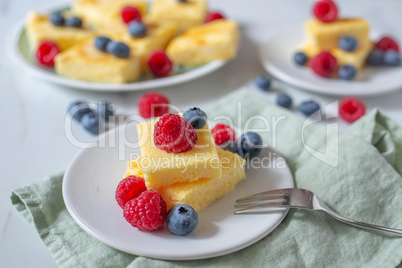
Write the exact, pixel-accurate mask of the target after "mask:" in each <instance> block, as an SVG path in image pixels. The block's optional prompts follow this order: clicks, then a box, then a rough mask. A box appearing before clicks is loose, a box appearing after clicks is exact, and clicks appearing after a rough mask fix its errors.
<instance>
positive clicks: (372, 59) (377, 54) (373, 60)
mask: <svg viewBox="0 0 402 268" xmlns="http://www.w3.org/2000/svg"><path fill="white" fill-rule="evenodd" d="M382 56H383V53H382V51H381V50H379V49H374V50H373V51H371V52H370V54H369V55H368V57H367V64H368V65H371V66H380V65H381V63H382Z"/></svg>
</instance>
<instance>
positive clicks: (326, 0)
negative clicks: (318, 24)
mask: <svg viewBox="0 0 402 268" xmlns="http://www.w3.org/2000/svg"><path fill="white" fill-rule="evenodd" d="M313 13H314V15H315V17H316V18H317V19H318V20H320V21H322V22H333V21H335V20H336V19H337V17H338V8H337V7H336V4H335V3H334V2H333V1H331V0H321V1H318V2H317V3H315V5H314V8H313Z"/></svg>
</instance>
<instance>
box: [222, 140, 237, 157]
mask: <svg viewBox="0 0 402 268" xmlns="http://www.w3.org/2000/svg"><path fill="white" fill-rule="evenodd" d="M219 148H221V149H223V150H226V151H229V152H232V153H234V154H239V152H238V145H237V142H234V141H228V142H226V143H224V144H222V145H220V146H219Z"/></svg>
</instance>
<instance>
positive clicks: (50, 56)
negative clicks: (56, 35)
mask: <svg viewBox="0 0 402 268" xmlns="http://www.w3.org/2000/svg"><path fill="white" fill-rule="evenodd" d="M59 53H60V49H59V47H58V46H57V44H56V43H54V42H52V41H45V42H43V43H41V44H40V45H39V47H38V50H37V51H36V59H37V60H38V62H39V63H40V64H41V65H44V66H47V67H51V68H53V67H54V58H55V57H56V55H57V54H59Z"/></svg>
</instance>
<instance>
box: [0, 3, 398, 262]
mask: <svg viewBox="0 0 402 268" xmlns="http://www.w3.org/2000/svg"><path fill="white" fill-rule="evenodd" d="M55 2H56V1H55V0H36V1H31V0H18V1H15V0H0V21H1V23H0V29H1V33H2V35H3V37H5V36H8V34H9V31H10V30H11V27H12V25H13V24H15V23H16V22H17V21H18V20H19V19H21V18H22V17H24V16H25V15H26V13H27V12H28V11H29V10H32V9H35V8H38V7H42V6H46V5H49V4H53V3H55ZM210 2H211V3H210V7H211V9H216V10H222V11H224V13H225V14H227V16H228V17H230V18H233V19H235V20H236V21H238V22H239V23H240V24H241V27H242V32H243V40H242V43H241V48H240V53H239V56H238V57H237V59H236V60H233V61H231V62H230V63H229V64H228V65H226V66H225V67H223V68H222V69H220V70H219V71H217V72H216V73H213V74H210V75H208V76H206V77H203V78H201V79H198V80H196V81H192V82H188V83H185V84H182V85H178V86H173V87H168V88H164V89H161V90H160V91H162V92H163V93H165V94H166V95H168V96H169V98H170V99H171V101H172V103H173V104H175V105H177V106H179V107H181V108H184V109H186V108H189V107H190V106H194V105H196V106H198V107H206V106H207V105H208V104H209V103H211V102H213V101H214V100H215V99H217V98H219V97H222V96H224V95H225V94H228V93H230V92H232V91H233V90H235V89H236V88H238V87H240V86H242V85H243V84H245V83H247V82H248V81H250V80H251V79H253V78H254V77H255V76H256V75H257V74H259V73H261V72H262V68H261V66H260V63H259V59H258V54H257V49H256V46H257V43H260V42H263V41H264V40H265V39H266V38H267V36H269V34H271V33H273V32H275V31H277V30H280V29H284V28H288V27H292V26H294V25H300V24H301V23H302V22H303V20H305V19H306V18H308V17H309V16H310V7H311V4H312V3H313V2H314V1H313V0H281V1H259V0H247V1H244V0H211V1H210ZM337 2H338V6H340V8H341V14H342V15H350V16H353V15H358V16H363V17H365V18H367V19H368V20H369V21H370V23H371V25H372V28H373V29H377V30H378V31H381V32H384V33H392V34H394V35H395V36H397V37H399V40H401V41H402V28H400V20H399V19H398V18H400V11H401V10H402V2H401V1H393V0H388V1H374V0H366V1H347V0H342V1H337ZM380 2H381V3H380ZM5 39H6V38H3V42H0V51H1V56H2V60H1V61H0V83H1V91H0V99H1V100H2V107H3V108H2V110H1V112H2V114H3V116H4V117H3V130H4V132H2V134H1V140H2V141H3V145H2V154H1V163H3V164H2V166H1V171H2V174H3V175H2V182H1V187H0V204H1V205H0V267H56V266H57V265H56V263H55V262H54V261H53V259H52V258H51V256H50V254H49V252H48V251H47V249H46V247H45V246H44V245H43V243H42V242H41V240H40V238H39V236H38V235H37V234H36V233H35V232H34V231H33V230H32V228H31V227H29V226H28V224H27V223H26V222H25V221H24V220H23V219H22V218H21V217H20V216H19V215H18V214H17V212H16V211H15V209H14V208H13V207H12V206H11V203H10V200H9V195H10V192H11V190H12V189H14V188H16V187H19V186H22V185H25V184H28V183H31V182H34V181H36V180H39V179H41V178H43V177H45V176H47V175H49V174H54V173H57V172H60V171H62V170H64V169H65V168H66V166H67V164H68V163H69V161H70V160H71V158H72V157H73V156H74V154H75V153H76V152H77V151H78V148H76V147H74V146H73V145H72V144H70V143H69V142H68V141H67V139H66V137H65V133H64V118H65V115H66V111H65V109H66V107H67V105H68V104H69V103H70V102H71V101H73V100H76V99H87V100H89V101H98V100H105V99H107V100H110V101H112V102H113V103H115V104H116V105H117V112H118V113H123V114H133V113H136V111H137V107H136V103H137V101H138V98H139V97H140V96H141V94H142V93H141V92H133V93H120V94H116V93H94V92H83V91H79V90H73V89H69V88H63V87H59V86H56V85H52V84H48V83H46V82H43V81H41V80H38V79H36V78H34V77H31V76H29V75H27V74H25V73H22V72H21V70H20V69H19V68H18V67H17V66H16V65H15V64H14V63H12V62H10V61H11V60H10V57H8V55H7V51H6V45H5V43H6V42H5ZM274 87H276V88H281V89H282V90H286V91H288V92H289V93H290V94H291V95H292V96H293V97H294V98H295V99H296V101H301V100H303V99H309V98H312V99H316V100H319V101H320V102H321V103H322V105H325V104H327V103H330V102H333V101H335V100H339V98H336V97H327V96H318V95H314V94H311V93H308V92H303V91H300V90H297V89H293V88H291V87H288V86H286V85H283V84H281V83H275V84H274ZM190 91H191V94H190ZM363 100H364V102H365V103H366V104H367V107H368V109H369V110H370V109H372V108H374V107H379V108H380V109H382V111H383V112H384V113H385V114H386V115H388V116H389V117H391V118H392V119H394V120H395V121H397V122H398V123H399V124H401V125H402V105H401V100H402V91H399V92H396V93H392V94H389V95H386V96H376V97H369V98H363ZM346 126H347V125H346V124H344V125H341V126H340V128H341V129H344V128H345V127H346ZM73 127H74V128H75V131H76V133H77V137H78V138H80V139H82V140H89V139H91V135H90V134H87V133H86V132H85V131H84V130H82V128H81V127H80V126H79V125H78V124H77V125H74V126H73Z"/></svg>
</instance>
